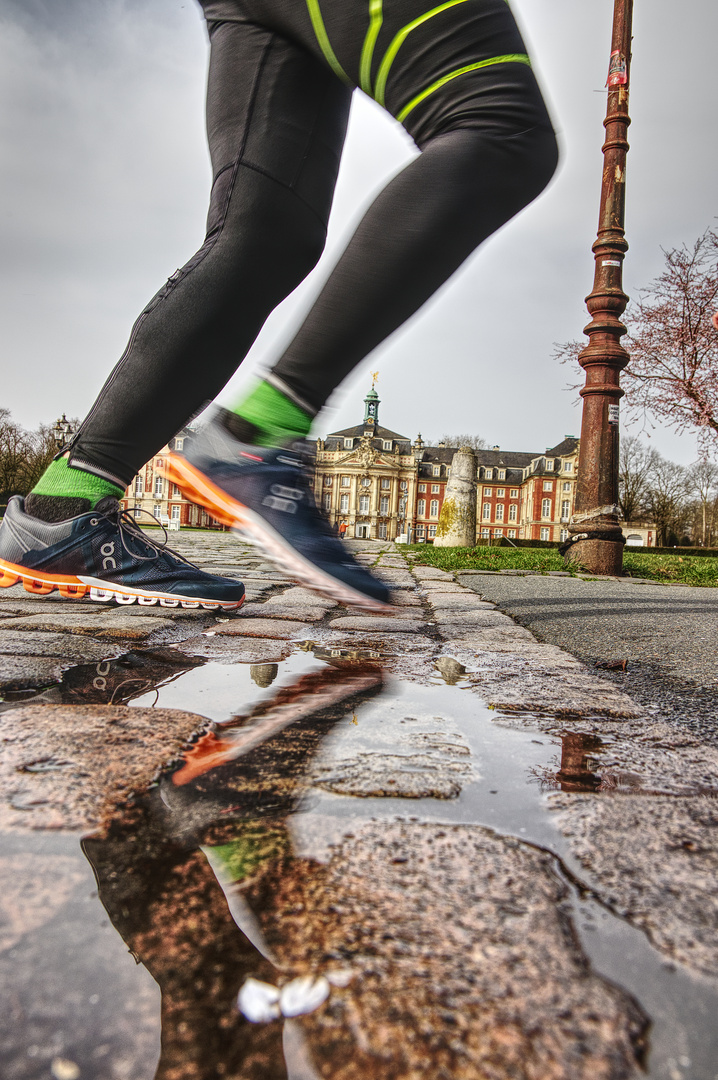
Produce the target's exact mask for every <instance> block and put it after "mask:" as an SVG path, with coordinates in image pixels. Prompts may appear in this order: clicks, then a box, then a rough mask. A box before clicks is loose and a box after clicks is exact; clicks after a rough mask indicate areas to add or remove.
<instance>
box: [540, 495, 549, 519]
mask: <svg viewBox="0 0 718 1080" xmlns="http://www.w3.org/2000/svg"><path fill="white" fill-rule="evenodd" d="M541 517H542V518H550V517H551V500H550V499H542V500H541Z"/></svg>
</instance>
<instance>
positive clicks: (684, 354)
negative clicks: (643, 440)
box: [623, 229, 718, 450]
mask: <svg viewBox="0 0 718 1080" xmlns="http://www.w3.org/2000/svg"><path fill="white" fill-rule="evenodd" d="M664 258H665V269H664V270H663V273H662V274H660V275H659V276H658V277H657V278H656V279H655V280H654V281H653V282H651V284H650V285H649V286H648V288H647V289H646V290H645V291H644V292H643V293H642V294H641V295H640V296H639V298H638V300H637V301H635V302H634V303H633V304H632V305H631V306H630V308H629V310H628V312H627V317H626V325H627V326H628V330H629V337H628V340H627V342H626V346H627V348H628V351H629V353H630V354H631V362H630V364H629V366H628V367H627V368H626V370H625V373H624V376H623V381H624V385H625V388H626V392H627V396H628V403H629V405H631V406H634V407H638V408H641V409H643V410H645V412H647V413H650V414H652V415H653V416H655V417H658V418H659V419H661V420H664V421H666V422H667V423H668V424H669V426H671V427H674V428H676V429H677V430H679V431H681V430H685V429H687V428H698V431H699V434H700V435H702V437H703V442H704V444H705V445H706V446H707V447H710V448H711V449H714V450H718V330H717V329H716V328H715V326H714V325H713V323H712V320H711V314H712V312H713V310H714V308H715V307H716V305H717V302H718V233H716V232H714V231H712V230H711V229H708V230H707V231H706V232H705V233H704V234H703V236H701V237H699V238H698V240H696V242H695V243H694V244H693V247H692V248H689V247H687V246H686V245H683V246H682V247H679V248H673V249H672V250H670V251H666V252H664Z"/></svg>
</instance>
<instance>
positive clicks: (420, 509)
mask: <svg viewBox="0 0 718 1080" xmlns="http://www.w3.org/2000/svg"><path fill="white" fill-rule="evenodd" d="M416 512H417V514H418V515H419V517H423V516H424V514H425V513H426V499H419V501H418V502H417V504H416Z"/></svg>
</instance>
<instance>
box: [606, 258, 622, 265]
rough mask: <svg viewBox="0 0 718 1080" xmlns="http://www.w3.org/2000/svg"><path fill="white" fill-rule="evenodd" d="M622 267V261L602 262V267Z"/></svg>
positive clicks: (609, 260) (607, 260)
mask: <svg viewBox="0 0 718 1080" xmlns="http://www.w3.org/2000/svg"><path fill="white" fill-rule="evenodd" d="M620 265H621V260H620V259H604V260H603V261H602V263H601V266H620Z"/></svg>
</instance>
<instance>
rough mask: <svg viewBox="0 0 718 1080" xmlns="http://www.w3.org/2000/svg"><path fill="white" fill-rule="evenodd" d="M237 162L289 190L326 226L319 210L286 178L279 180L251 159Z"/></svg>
mask: <svg viewBox="0 0 718 1080" xmlns="http://www.w3.org/2000/svg"><path fill="white" fill-rule="evenodd" d="M239 164H240V165H241V166H242V168H243V169H251V170H252V172H256V173H259V174H260V176H266V178H267V180H272V181H273V182H274V183H275V184H279V186H280V187H282V188H284V189H285V191H288V192H290V194H292V195H293V196H294V198H295V199H297V200H298V201H299V202H300V203H302V204H303V205H304V206H306V208H307V210H311V212H312V214H313V215H314V217H315V218H316V219H317V221H318V222H319V223H320V225H321V226H322V228H323V229H326V228H327V222H326V221H325V220H324V218H323V217H322V216H321V214H320V213H319V211H318V210H316V209H315V208H314V207H313V206H312V204H311V203H310V202H307V200H306V199H305V198H304V197H303V196H302V195H300V194H299V192H298V191H297V189H296V188H294V187H292V185H291V184H288V183H287V181H286V180H280V179H279V178H278V177H276V176H273V175H272V173H270V172H268V170H267V169H263V168H262V166H261V165H255V164H254V163H253V162H251V161H240V162H239Z"/></svg>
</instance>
